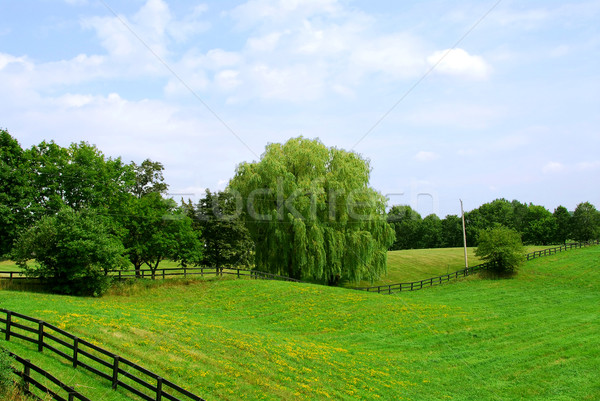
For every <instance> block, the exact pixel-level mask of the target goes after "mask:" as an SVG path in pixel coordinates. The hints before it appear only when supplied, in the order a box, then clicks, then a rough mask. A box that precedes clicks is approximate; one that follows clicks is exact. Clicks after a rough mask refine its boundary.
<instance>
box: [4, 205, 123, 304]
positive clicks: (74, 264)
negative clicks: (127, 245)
mask: <svg viewBox="0 0 600 401" xmlns="http://www.w3.org/2000/svg"><path fill="white" fill-rule="evenodd" d="M124 252H125V249H124V247H123V244H122V243H121V241H120V240H119V239H118V238H117V237H116V236H115V235H113V234H112V233H111V227H110V223H109V222H107V221H106V220H104V219H103V218H102V217H101V216H99V215H98V214H96V213H95V212H93V211H89V210H83V211H80V212H77V211H74V210H72V209H70V208H65V209H62V210H60V211H59V212H58V213H57V214H56V215H53V216H46V217H43V218H42V219H41V220H40V221H38V222H37V223H36V224H35V225H34V226H33V227H31V228H30V229H28V230H27V231H25V232H24V233H23V234H22V235H21V236H20V237H19V239H18V241H17V242H16V245H15V248H14V256H15V260H16V261H17V263H18V264H19V265H20V266H21V267H23V268H25V269H26V272H27V275H28V276H30V277H39V278H42V279H44V280H45V281H46V282H47V283H48V284H49V286H50V289H51V290H52V291H55V292H59V293H63V294H73V295H95V296H98V295H101V294H102V293H103V292H105V291H106V290H107V289H108V286H109V285H110V278H109V277H107V276H106V273H107V271H108V270H110V269H114V268H118V267H123V266H125V263H126V259H125V257H124V256H123V253H124ZM30 259H35V261H36V262H37V263H36V264H35V265H34V266H29V265H28V260H30Z"/></svg>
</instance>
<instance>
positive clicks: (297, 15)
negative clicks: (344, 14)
mask: <svg viewBox="0 0 600 401" xmlns="http://www.w3.org/2000/svg"><path fill="white" fill-rule="evenodd" d="M339 11H340V6H339V5H338V2H337V0H250V1H247V2H246V3H244V4H242V5H240V6H237V7H236V8H235V9H233V11H232V12H231V15H232V16H233V17H234V18H235V19H236V20H237V21H238V22H239V23H240V24H241V25H242V26H248V25H252V24H262V23H264V22H265V21H267V22H269V23H276V24H279V25H281V26H285V25H287V24H288V23H289V21H290V20H293V21H299V20H303V19H305V18H309V17H312V16H314V15H319V14H329V15H331V14H334V13H337V12H339Z"/></svg>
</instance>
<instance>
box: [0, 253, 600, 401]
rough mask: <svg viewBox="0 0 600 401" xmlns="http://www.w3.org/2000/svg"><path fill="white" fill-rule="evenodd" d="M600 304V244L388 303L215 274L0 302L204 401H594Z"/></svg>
mask: <svg viewBox="0 0 600 401" xmlns="http://www.w3.org/2000/svg"><path fill="white" fill-rule="evenodd" d="M402 252H405V251H402ZM421 252H423V251H421ZM459 268H460V267H459ZM442 273H445V271H444V272H442ZM420 278H421V277H420ZM599 305H600V247H591V248H586V249H579V250H573V251H569V252H564V253H561V254H557V255H552V256H548V257H545V258H540V259H536V260H534V261H531V262H527V263H526V264H524V265H523V267H522V269H521V271H520V273H519V274H518V275H517V276H515V277H513V278H510V279H492V278H486V277H482V276H480V275H477V276H471V277H469V278H467V279H463V280H459V281H454V282H451V283H449V284H446V285H442V286H439V287H434V288H429V289H426V290H422V291H416V292H411V293H400V294H396V295H391V296H390V295H378V294H369V293H363V292H358V291H351V290H348V289H344V288H328V287H323V286H317V285H311V284H299V283H286V282H273V281H260V280H252V281H251V280H232V279H219V278H217V279H211V280H179V279H173V280H166V281H157V282H155V283H150V284H144V285H141V284H138V285H133V286H126V287H123V288H121V289H115V290H113V293H111V294H108V295H106V296H104V297H103V298H99V299H98V298H76V297H68V296H58V295H50V294H41V293H26V292H15V291H0V306H1V307H3V308H7V309H12V310H15V311H18V312H21V313H24V314H27V315H30V316H34V317H37V318H40V319H44V320H46V321H48V322H50V323H53V324H56V325H58V326H59V327H61V328H64V329H66V330H68V331H70V332H72V333H76V334H77V335H79V336H80V337H83V338H86V339H89V340H92V341H95V342H97V343H98V344H101V345H102V346H103V347H105V348H107V349H109V350H111V351H113V352H116V353H119V354H121V355H123V356H128V357H129V358H130V359H133V360H134V361H136V362H138V363H140V364H142V365H143V366H147V367H151V369H152V370H154V371H156V372H157V373H160V374H162V375H164V377H166V378H169V379H171V380H173V381H175V382H176V383H177V384H180V385H182V386H184V387H186V388H188V389H190V390H193V391H194V392H196V393H197V394H199V395H200V396H202V397H204V398H206V399H208V400H217V399H219V400H221V399H222V400H243V399H248V400H262V399H265V400H281V399H290V400H303V399H311V400H313V399H328V398H331V399H341V400H355V399H368V400H376V399H381V400H443V399H454V400H518V399H534V400H597V399H600V384H599V382H598V380H597V367H598V366H600V345H599V344H600V335H599V334H598V333H600V313H599V312H600V309H599ZM0 345H2V346H4V347H6V348H9V349H10V350H12V351H13V352H17V353H19V354H22V355H26V356H27V357H29V358H31V360H32V361H34V362H35V363H39V364H40V365H43V366H46V367H47V368H48V369H49V370H53V371H56V370H58V371H60V372H61V374H60V376H61V377H62V378H65V379H68V380H69V381H70V383H71V384H72V385H78V384H81V386H79V387H78V388H80V389H81V390H82V391H88V392H89V394H90V396H92V397H93V398H97V399H114V400H117V399H124V400H127V399H129V398H128V397H127V396H126V395H125V394H124V393H122V392H121V391H119V392H112V391H111V390H109V386H108V384H107V383H102V382H96V381H94V380H90V379H88V378H87V377H88V374H86V373H85V372H83V371H77V370H73V369H72V368H70V367H69V366H67V365H66V364H65V363H61V362H57V361H56V360H55V359H54V358H53V357H52V356H50V355H46V353H44V354H40V353H38V352H36V351H35V349H34V347H33V346H31V345H29V344H27V343H24V342H19V341H18V340H16V341H11V342H5V341H3V340H1V341H0Z"/></svg>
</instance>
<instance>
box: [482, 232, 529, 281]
mask: <svg viewBox="0 0 600 401" xmlns="http://www.w3.org/2000/svg"><path fill="white" fill-rule="evenodd" d="M524 254H525V251H524V248H523V243H522V242H521V235H520V234H519V233H518V232H517V231H516V230H513V229H511V228H508V227H504V226H496V227H493V228H488V229H486V230H482V231H481V232H480V234H479V242H478V245H477V249H476V250H475V255H477V256H478V257H480V258H482V259H483V260H485V261H486V262H491V263H493V265H494V267H493V269H492V270H493V271H495V272H497V273H513V272H516V270H517V269H518V267H519V266H520V265H521V264H522V263H523V257H524Z"/></svg>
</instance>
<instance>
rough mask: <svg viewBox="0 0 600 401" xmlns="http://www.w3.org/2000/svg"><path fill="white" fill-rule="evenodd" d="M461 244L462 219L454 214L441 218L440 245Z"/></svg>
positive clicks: (445, 246)
mask: <svg viewBox="0 0 600 401" xmlns="http://www.w3.org/2000/svg"><path fill="white" fill-rule="evenodd" d="M458 246H463V232H462V219H461V218H460V217H459V216H456V215H454V214H451V215H448V216H446V217H445V218H444V219H443V220H442V247H444V248H454V247H458Z"/></svg>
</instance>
